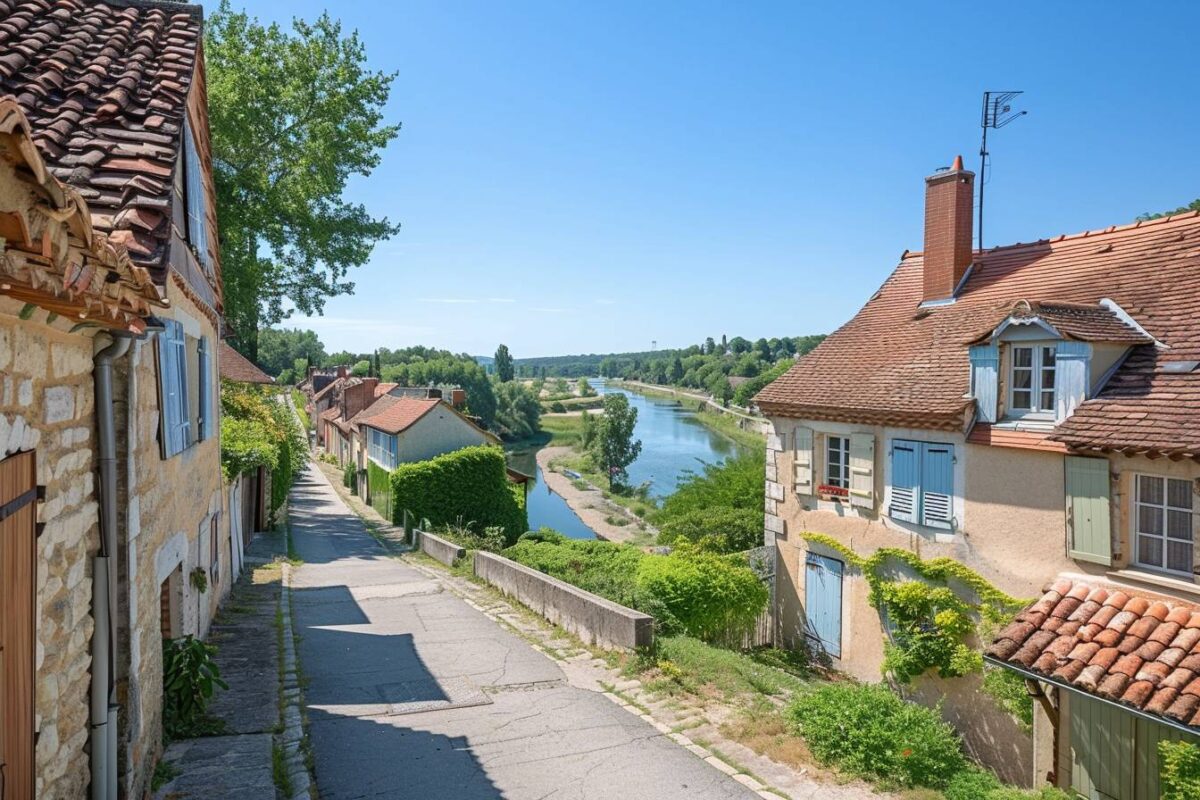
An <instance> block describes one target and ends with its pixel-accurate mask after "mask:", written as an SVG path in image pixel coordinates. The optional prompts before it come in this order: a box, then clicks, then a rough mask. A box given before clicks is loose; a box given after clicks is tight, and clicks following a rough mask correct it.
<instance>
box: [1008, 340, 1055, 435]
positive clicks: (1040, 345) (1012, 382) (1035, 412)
mask: <svg viewBox="0 0 1200 800" xmlns="http://www.w3.org/2000/svg"><path fill="white" fill-rule="evenodd" d="M1047 349H1050V350H1052V351H1053V353H1052V354H1051V356H1050V362H1049V363H1048V364H1047V363H1046V350H1047ZM1018 350H1029V351H1030V365H1029V366H1028V367H1018V366H1017V351H1018ZM1057 353H1058V342H1055V341H1030V342H1013V343H1012V344H1010V345H1009V346H1008V376H1007V377H1008V408H1007V412H1008V416H1010V417H1030V418H1036V419H1054V414H1055V396H1056V395H1057V392H1058V365H1057V361H1056V357H1057ZM1026 369H1028V370H1029V373H1030V379H1029V387H1028V389H1025V388H1022V389H1017V380H1016V376H1017V370H1026ZM1047 371H1049V372H1050V373H1052V374H1053V380H1052V385H1051V386H1050V387H1048V388H1046V387H1044V386H1043V385H1042V382H1043V378H1044V377H1045V373H1046V372H1047ZM1018 391H1021V392H1024V391H1028V392H1029V408H1017V406H1016V402H1015V400H1014V398H1015V397H1016V393H1017V392H1018ZM1045 392H1050V393H1051V397H1050V404H1049V405H1044V400H1045V398H1044V397H1042V395H1043V393H1045Z"/></svg>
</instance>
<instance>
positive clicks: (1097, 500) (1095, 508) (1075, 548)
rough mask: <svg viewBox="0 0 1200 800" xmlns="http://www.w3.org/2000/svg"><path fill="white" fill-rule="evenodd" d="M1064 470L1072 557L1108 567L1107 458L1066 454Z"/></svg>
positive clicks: (1109, 548)
mask: <svg viewBox="0 0 1200 800" xmlns="http://www.w3.org/2000/svg"><path fill="white" fill-rule="evenodd" d="M1066 470H1067V476H1066V478H1067V481H1066V484H1067V485H1066V488H1067V522H1068V524H1070V526H1071V558H1075V559H1078V560H1080V561H1091V562H1094V563H1097V564H1104V565H1105V566H1110V565H1111V564H1112V534H1111V528H1110V520H1109V502H1108V495H1109V492H1108V459H1105V458H1080V457H1078V456H1067V458H1066Z"/></svg>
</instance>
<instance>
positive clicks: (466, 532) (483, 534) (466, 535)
mask: <svg viewBox="0 0 1200 800" xmlns="http://www.w3.org/2000/svg"><path fill="white" fill-rule="evenodd" d="M433 533H435V534H437V535H438V536H441V537H442V538H444V539H449V540H450V541H452V542H454V543H456V544H460V545H462V546H463V547H464V548H466V549H467V550H484V551H486V552H489V553H499V552H500V551H501V550H503V549H504V548H505V547H507V546H508V542H507V541H506V539H505V536H504V529H503V528H497V527H486V528H480V527H479V526H478V525H477V524H475V522H474V521H465V520H463V519H462V518H461V517H459V518H458V519H457V520H455V521H454V522H452V523H449V524H446V525H441V526H438V527H437V528H436V529H435V530H434V531H433Z"/></svg>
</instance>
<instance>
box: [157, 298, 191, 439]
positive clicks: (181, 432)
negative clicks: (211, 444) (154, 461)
mask: <svg viewBox="0 0 1200 800" xmlns="http://www.w3.org/2000/svg"><path fill="white" fill-rule="evenodd" d="M164 324H165V327H166V329H165V330H164V331H163V332H162V333H160V334H159V335H158V395H159V396H158V399H159V412H160V413H159V417H160V426H159V438H160V439H161V441H162V453H163V458H170V457H171V456H173V455H175V454H176V453H181V452H183V451H184V450H186V449H187V448H188V446H189V445H190V444H191V433H192V431H191V420H190V418H189V417H188V397H187V393H188V380H187V372H188V365H187V345H186V342H185V339H184V335H183V326H182V325H180V324H179V323H178V322H177V321H175V320H166V321H165V323H164Z"/></svg>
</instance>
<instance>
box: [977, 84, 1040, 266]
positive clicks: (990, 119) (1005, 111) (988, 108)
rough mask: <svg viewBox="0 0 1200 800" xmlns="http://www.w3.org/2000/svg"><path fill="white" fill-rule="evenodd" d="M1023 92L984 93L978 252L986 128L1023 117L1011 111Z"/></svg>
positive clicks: (986, 154)
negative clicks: (1013, 103) (1014, 102)
mask: <svg viewBox="0 0 1200 800" xmlns="http://www.w3.org/2000/svg"><path fill="white" fill-rule="evenodd" d="M1022 94H1024V92H1020V91H1015V92H984V93H983V115H982V117H981V118H980V123H979V124H980V127H981V128H983V143H982V144H981V145H980V146H979V251H980V252H983V185H984V184H985V183H987V173H986V170H987V159H988V149H987V136H988V128H995V129H996V130H1000V129H1001V128H1003V127H1004V126H1006V125H1008V124H1009V123H1010V122H1013V121H1014V120H1016V119H1018V118H1020V117H1023V116H1025V115H1026V114H1028V113H1029V112H1028V111H1013V110H1012V101H1013V100H1015V99H1016V98H1017V97H1019V96H1020V95H1022Z"/></svg>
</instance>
